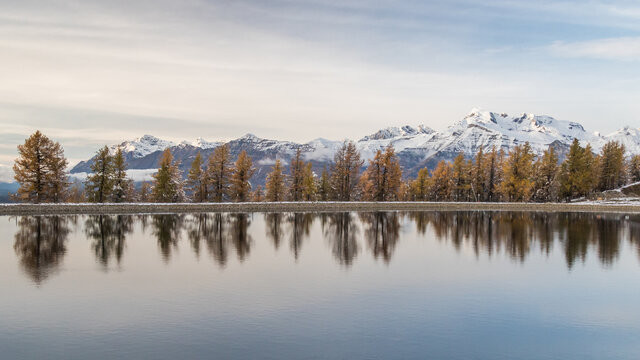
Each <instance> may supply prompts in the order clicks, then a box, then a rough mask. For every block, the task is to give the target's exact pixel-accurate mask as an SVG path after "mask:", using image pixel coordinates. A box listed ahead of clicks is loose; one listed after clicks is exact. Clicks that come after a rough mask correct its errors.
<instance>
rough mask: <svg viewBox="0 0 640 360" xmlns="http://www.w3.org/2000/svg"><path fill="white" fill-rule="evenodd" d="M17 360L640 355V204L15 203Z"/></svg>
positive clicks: (12, 286) (4, 222)
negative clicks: (578, 209) (72, 210)
mask: <svg viewBox="0 0 640 360" xmlns="http://www.w3.org/2000/svg"><path fill="white" fill-rule="evenodd" d="M0 285H1V287H2V293H1V296H0V358H2V359H14V358H15V359H33V358H42V359H121V358H132V359H133V358H135V359H191V358H207V359H213V358H216V359H228V358H230V359H253V358H265V359H283V358H308V359H316V358H318V359H324V358H327V359H346V358H383V359H392V358H396V359H408V358H415V359H426V358H433V359H639V358H640V217H639V216H626V215H620V214H608V215H596V214H576V213H554V214H546V213H509V212H412V213H399V212H389V213H333V214H304V213H299V214H298V213H296V214H294V213H282V214H260V213H255V214H194V215H140V216H128V215H127V216H125V215H120V216H43V217H33V216H25V217H0Z"/></svg>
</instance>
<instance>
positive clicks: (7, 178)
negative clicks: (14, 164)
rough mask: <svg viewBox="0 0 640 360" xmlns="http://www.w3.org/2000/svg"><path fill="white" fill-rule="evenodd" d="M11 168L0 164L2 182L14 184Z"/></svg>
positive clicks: (0, 179)
mask: <svg viewBox="0 0 640 360" xmlns="http://www.w3.org/2000/svg"><path fill="white" fill-rule="evenodd" d="M14 181H15V179H14V178H13V169H12V168H11V166H7V165H2V164H0V182H14Z"/></svg>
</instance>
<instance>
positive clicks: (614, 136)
mask: <svg viewBox="0 0 640 360" xmlns="http://www.w3.org/2000/svg"><path fill="white" fill-rule="evenodd" d="M599 140H600V141H598V142H596V144H595V145H596V146H598V148H601V147H602V146H603V145H604V144H606V143H607V142H609V141H617V142H619V143H620V144H622V145H624V147H625V149H626V151H627V154H639V153H640V129H638V128H634V127H630V126H628V125H627V126H625V127H623V128H622V129H619V130H617V131H614V132H612V133H611V134H608V135H605V136H601V137H600V139H599Z"/></svg>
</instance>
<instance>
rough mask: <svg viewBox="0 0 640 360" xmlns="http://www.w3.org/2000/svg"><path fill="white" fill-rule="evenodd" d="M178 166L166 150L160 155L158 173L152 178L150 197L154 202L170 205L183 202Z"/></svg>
mask: <svg viewBox="0 0 640 360" xmlns="http://www.w3.org/2000/svg"><path fill="white" fill-rule="evenodd" d="M178 165H179V164H177V163H175V162H174V161H173V155H172V154H171V150H170V149H168V148H167V149H166V150H165V151H164V152H163V153H162V158H161V159H160V167H159V168H158V172H157V173H156V174H155V175H154V176H153V177H154V179H153V180H154V183H153V191H152V197H153V200H154V201H155V202H159V203H172V202H182V201H184V200H185V194H184V189H183V185H182V175H181V174H180V169H179V168H178Z"/></svg>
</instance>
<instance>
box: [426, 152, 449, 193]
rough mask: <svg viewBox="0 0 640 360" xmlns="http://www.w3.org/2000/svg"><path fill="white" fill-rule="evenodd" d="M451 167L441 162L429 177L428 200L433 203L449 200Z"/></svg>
mask: <svg viewBox="0 0 640 360" xmlns="http://www.w3.org/2000/svg"><path fill="white" fill-rule="evenodd" d="M452 188H453V185H452V179H451V165H450V164H448V163H447V162H446V161H444V160H441V161H440V162H439V163H438V165H437V166H436V168H435V169H434V170H433V174H432V175H431V190H430V191H429V199H430V200H434V201H449V200H451V192H452Z"/></svg>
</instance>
